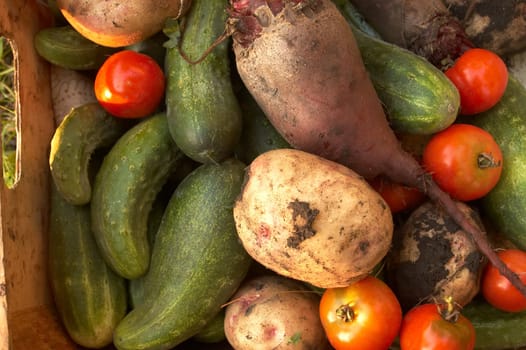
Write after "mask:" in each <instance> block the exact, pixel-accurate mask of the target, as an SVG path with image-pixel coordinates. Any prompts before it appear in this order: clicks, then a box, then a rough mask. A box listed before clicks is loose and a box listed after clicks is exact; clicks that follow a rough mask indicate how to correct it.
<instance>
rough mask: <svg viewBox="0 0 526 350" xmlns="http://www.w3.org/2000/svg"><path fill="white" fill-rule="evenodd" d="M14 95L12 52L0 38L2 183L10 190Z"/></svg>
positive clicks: (13, 173)
mask: <svg viewBox="0 0 526 350" xmlns="http://www.w3.org/2000/svg"><path fill="white" fill-rule="evenodd" d="M15 101H16V95H15V91H14V66H13V51H12V49H11V45H10V44H9V42H8V41H7V39H6V38H4V37H0V116H1V120H2V132H1V141H2V169H3V177H4V183H5V184H6V186H7V187H8V188H12V187H13V186H14V184H15V178H16V111H15Z"/></svg>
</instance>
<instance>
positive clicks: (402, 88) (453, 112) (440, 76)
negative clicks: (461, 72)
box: [334, 0, 460, 135]
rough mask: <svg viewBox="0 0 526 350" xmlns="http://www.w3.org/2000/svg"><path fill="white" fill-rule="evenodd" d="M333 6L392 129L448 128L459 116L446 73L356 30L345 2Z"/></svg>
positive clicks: (351, 10) (454, 90)
mask: <svg viewBox="0 0 526 350" xmlns="http://www.w3.org/2000/svg"><path fill="white" fill-rule="evenodd" d="M334 3H335V4H336V5H337V6H338V8H339V9H340V11H341V13H342V14H343V16H344V17H345V18H346V19H347V21H348V22H349V25H350V26H351V28H352V29H353V33H354V37H355V38H356V42H357V44H358V47H359V49H360V52H361V54H362V59H363V62H364V64H365V68H366V69H367V71H368V73H369V76H370V78H371V81H372V83H373V85H374V87H375V90H376V92H377V94H378V97H379V98H380V100H381V101H382V104H383V106H384V109H385V112H386V114H387V117H388V119H389V123H390V125H391V128H392V129H393V130H394V131H396V132H401V133H410V134H419V135H430V134H433V133H436V132H438V131H441V130H443V129H445V128H447V127H448V126H450V125H451V124H452V123H453V122H454V121H455V120H456V118H457V115H458V111H459V108H460V95H459V92H458V90H457V88H456V87H455V85H454V84H453V83H452V82H451V81H450V80H449V79H448V78H447V77H446V76H445V74H444V73H443V72H442V71H440V70H439V69H438V68H436V67H435V66H433V65H432V64H431V63H430V62H428V61H427V60H425V59H424V58H423V57H420V56H418V55H417V54H415V53H413V52H411V51H409V50H406V49H403V48H401V47H399V46H396V45H394V44H391V43H387V42H385V41H383V40H380V39H378V38H375V37H373V36H371V35H368V34H366V33H365V32H363V31H361V30H360V29H358V27H356V26H355V24H354V23H356V20H355V19H354V18H353V16H355V11H354V8H353V7H352V5H351V4H350V3H349V2H348V1H345V0H335V1H334Z"/></svg>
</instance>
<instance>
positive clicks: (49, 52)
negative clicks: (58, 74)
mask: <svg viewBox="0 0 526 350" xmlns="http://www.w3.org/2000/svg"><path fill="white" fill-rule="evenodd" d="M34 43H35V49H36V51H37V52H38V54H39V55H40V56H41V57H42V58H44V59H45V60H47V61H48V62H50V63H52V64H54V65H57V66H59V67H62V68H68V69H73V70H96V69H98V68H99V67H100V66H101V65H102V63H104V61H105V60H106V58H108V57H109V56H110V55H111V54H113V53H115V52H117V49H115V48H110V47H106V46H101V45H98V44H96V43H94V42H92V41H90V40H88V39H86V38H85V37H83V36H82V35H81V34H80V33H79V32H77V31H76V30H75V29H74V28H73V27H71V26H70V25H63V26H59V27H48V28H44V29H41V30H40V31H39V32H38V33H37V34H36V36H35V40H34Z"/></svg>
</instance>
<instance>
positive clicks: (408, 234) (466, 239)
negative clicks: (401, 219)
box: [386, 201, 486, 310]
mask: <svg viewBox="0 0 526 350" xmlns="http://www.w3.org/2000/svg"><path fill="white" fill-rule="evenodd" d="M459 207H460V208H461V209H462V211H463V212H464V213H465V214H466V215H467V216H468V217H470V218H471V220H472V222H473V224H474V225H476V226H477V227H478V228H480V229H483V226H482V223H481V222H480V219H479V218H478V215H477V213H476V212H475V211H474V210H473V209H471V208H470V207H469V206H468V205H466V204H464V203H462V202H459ZM483 232H484V231H483ZM485 261H486V260H485V258H484V256H483V255H482V254H481V253H480V251H479V250H478V248H477V245H476V244H475V242H474V241H473V239H472V238H471V236H470V235H469V234H467V233H466V232H464V231H463V230H461V229H460V228H459V226H458V225H457V224H456V223H455V222H454V221H453V219H452V218H451V217H449V215H447V214H446V213H445V212H444V210H443V209H441V208H440V207H438V206H437V205H436V204H433V202H430V201H428V202H426V203H424V204H422V205H421V206H419V207H418V208H417V209H415V210H414V211H413V212H412V213H411V214H410V216H409V218H408V219H407V220H406V221H405V223H404V224H403V225H402V226H401V227H400V229H399V230H396V232H395V234H394V244H393V248H392V250H391V251H390V252H389V253H388V255H387V258H386V271H387V272H386V275H387V281H388V284H389V285H390V286H391V288H392V289H393V291H394V292H395V294H396V295H397V297H398V300H399V301H400V304H401V305H402V308H403V309H404V310H408V309H410V308H411V307H413V306H415V305H416V304H418V303H421V302H431V301H433V299H436V300H441V299H443V298H445V297H452V298H453V300H454V302H455V303H456V304H458V305H461V306H464V305H466V304H468V303H469V302H470V301H471V300H472V299H473V297H474V296H475V295H476V294H477V293H478V291H479V284H480V276H481V273H482V269H483V267H484V265H485Z"/></svg>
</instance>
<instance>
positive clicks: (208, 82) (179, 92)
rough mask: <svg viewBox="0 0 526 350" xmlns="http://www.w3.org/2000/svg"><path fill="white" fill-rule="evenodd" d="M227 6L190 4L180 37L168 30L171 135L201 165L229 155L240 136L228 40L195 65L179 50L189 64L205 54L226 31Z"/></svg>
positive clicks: (202, 0) (205, 1)
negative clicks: (169, 42)
mask: <svg viewBox="0 0 526 350" xmlns="http://www.w3.org/2000/svg"><path fill="white" fill-rule="evenodd" d="M225 6H226V3H225V1H224V0H194V1H193V2H192V7H191V9H190V11H189V12H188V13H187V14H186V16H185V17H184V19H183V20H184V31H183V33H182V34H181V33H180V32H179V31H178V30H177V28H175V29H174V28H171V27H170V26H167V28H166V31H174V32H173V33H172V34H171V35H170V37H171V38H172V40H171V44H170V45H168V46H169V47H168V48H167V54H166V59H165V67H166V75H167V78H166V79H167V91H166V108H167V117H168V125H169V128H170V133H171V134H172V136H173V138H174V141H175V143H176V144H177V145H178V146H179V148H180V149H181V150H182V151H183V152H184V153H185V154H186V155H188V156H189V157H190V158H192V159H194V160H195V161H197V162H201V163H210V162H220V161H222V160H224V159H226V158H228V157H230V156H232V155H233V153H234V149H235V147H236V145H237V143H238V141H239V138H240V135H241V126H242V116H241V109H240V107H239V103H238V101H237V99H236V96H235V94H234V92H233V88H232V81H231V77H230V61H229V55H228V53H229V50H228V48H229V46H228V40H225V41H223V42H222V43H220V44H219V45H218V46H216V47H214V48H213V49H212V50H211V51H210V52H209V53H208V54H207V56H206V58H205V59H204V60H203V61H201V62H198V63H189V62H188V61H187V59H185V57H183V55H181V52H180V50H179V46H180V48H181V51H182V52H184V54H185V55H186V56H187V57H189V58H190V59H192V60H197V59H198V58H199V57H200V56H201V55H203V54H204V53H205V52H206V51H207V49H209V48H210V47H211V45H212V43H213V42H214V41H215V40H216V39H218V38H219V37H220V36H221V35H222V34H223V32H224V30H225V21H226V19H227V12H226V11H225ZM179 35H181V37H180V38H179ZM180 41H181V42H180Z"/></svg>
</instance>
